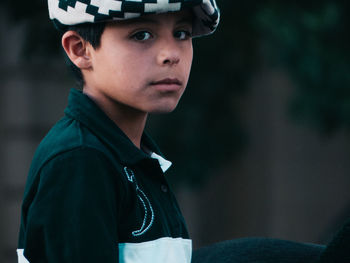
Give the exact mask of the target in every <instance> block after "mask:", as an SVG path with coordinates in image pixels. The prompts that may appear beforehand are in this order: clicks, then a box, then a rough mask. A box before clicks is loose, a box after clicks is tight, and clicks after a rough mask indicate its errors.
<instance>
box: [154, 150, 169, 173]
mask: <svg viewBox="0 0 350 263" xmlns="http://www.w3.org/2000/svg"><path fill="white" fill-rule="evenodd" d="M151 158H153V159H156V160H158V162H159V165H160V168H161V169H162V171H163V173H165V172H166V171H167V170H168V169H169V168H170V166H171V165H172V162H170V161H168V160H166V159H164V158H163V157H162V156H160V155H158V154H156V153H155V152H152V153H151Z"/></svg>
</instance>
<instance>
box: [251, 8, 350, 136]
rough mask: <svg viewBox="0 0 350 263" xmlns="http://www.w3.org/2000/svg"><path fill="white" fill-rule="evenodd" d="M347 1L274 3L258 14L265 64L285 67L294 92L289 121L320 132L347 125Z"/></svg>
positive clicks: (349, 58)
mask: <svg viewBox="0 0 350 263" xmlns="http://www.w3.org/2000/svg"><path fill="white" fill-rule="evenodd" d="M349 7H350V5H349V2H346V1H317V2H316V1H307V2H305V3H300V4H298V5H297V4H285V3H279V4H278V3H276V4H274V5H270V6H266V7H264V8H263V9H261V10H260V11H259V12H258V13H257V18H256V26H257V27H258V28H259V31H260V32H261V37H262V39H263V40H264V41H265V42H266V43H265V44H266V46H267V49H268V52H267V53H268V54H269V56H268V59H267V61H269V62H270V66H273V67H285V68H286V69H287V70H288V71H289V73H290V74H291V76H292V77H293V79H294V81H295V83H296V85H297V90H296V92H295V94H294V99H293V100H292V101H291V105H290V113H291V116H292V118H293V119H294V120H296V121H298V122H302V123H308V124H311V125H312V126H313V127H315V128H316V129H317V130H319V131H320V132H321V133H324V134H332V133H333V132H336V131H337V130H339V129H343V128H345V129H348V128H350V125H349V124H350V50H349V48H348V47H349V45H350V34H349V22H350V21H349V16H348V11H349Z"/></svg>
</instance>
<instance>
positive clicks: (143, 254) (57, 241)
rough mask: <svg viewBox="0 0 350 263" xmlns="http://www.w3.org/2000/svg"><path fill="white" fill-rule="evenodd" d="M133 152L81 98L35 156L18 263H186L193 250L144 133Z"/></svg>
mask: <svg viewBox="0 0 350 263" xmlns="http://www.w3.org/2000/svg"><path fill="white" fill-rule="evenodd" d="M141 145H142V149H146V150H140V149H139V148H137V147H136V146H135V145H134V144H133V143H132V142H131V141H130V140H129V139H128V137H127V136H126V135H125V134H124V133H123V132H122V131H121V130H120V129H119V128H118V126H117V125H116V124H115V123H114V122H113V121H112V120H111V119H109V118H108V116H107V115H106V114H105V113H104V112H103V111H102V110H101V109H100V108H99V107H98V106H97V105H96V104H95V103H94V102H93V100H91V99H90V98H89V97H88V96H86V95H85V94H84V93H82V92H81V91H78V90H76V89H72V90H71V92H70V94H69V99H68V106H67V108H66V109H65V115H64V117H63V118H62V119H61V120H60V121H58V122H57V123H56V124H55V125H54V127H53V128H52V129H51V130H50V131H49V133H48V134H47V135H46V137H45V138H44V139H43V140H42V142H41V143H40V145H39V146H38V148H37V150H36V153H35V155H34V158H33V161H32V164H31V167H30V170H29V174H28V178H27V183H26V187H25V191H24V198H23V203H22V208H21V226H20V234H19V243H18V250H17V254H18V259H19V262H21V263H23V262H30V263H36V262H49V263H56V262H57V263H58V262H59V263H62V262H65V263H66V262H74V263H79V262H84V263H88V262H104V263H116V262H126V263H129V262H132V263H139V262H143V263H145V262H152V263H158V262H162V263H164V262H167V263H172V262H181V263H185V262H190V261H191V254H192V243H191V240H190V239H189V235H188V232H187V228H186V224H185V220H184V218H183V216H182V214H181V211H180V208H179V206H178V204H177V201H176V199H175V196H174V194H173V192H172V191H171V189H170V187H169V185H168V183H167V181H166V179H165V176H164V172H165V171H166V170H167V169H168V168H169V166H170V162H168V161H166V160H165V159H164V158H163V157H162V154H161V152H160V150H159V148H158V147H157V145H156V144H155V143H154V142H153V140H152V139H151V138H150V137H149V136H148V135H147V134H146V133H144V134H143V135H142V140H141Z"/></svg>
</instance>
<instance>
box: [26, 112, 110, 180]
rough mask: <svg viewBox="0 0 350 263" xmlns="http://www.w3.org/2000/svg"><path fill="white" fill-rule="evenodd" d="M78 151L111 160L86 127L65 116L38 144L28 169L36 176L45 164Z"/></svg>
mask: <svg viewBox="0 0 350 263" xmlns="http://www.w3.org/2000/svg"><path fill="white" fill-rule="evenodd" d="M76 150H80V151H81V152H90V153H92V152H95V153H96V154H102V155H104V156H105V157H106V158H107V160H108V159H109V160H113V157H112V153H111V152H110V151H109V150H108V148H107V147H106V146H105V145H104V144H103V143H102V142H101V141H100V140H99V138H98V137H97V136H95V135H94V134H93V133H92V132H91V131H90V130H89V128H88V127H85V126H84V125H82V124H81V123H80V122H79V121H77V120H75V119H72V118H69V117H67V116H65V117H63V118H62V119H61V120H59V121H58V122H57V123H56V124H55V125H54V126H53V127H52V128H51V129H50V131H49V132H48V133H47V135H46V136H45V137H44V139H43V140H42V141H41V142H40V144H39V146H38V148H37V150H36V152H35V155H34V158H33V161H32V165H31V169H30V173H32V174H33V173H34V174H36V173H37V172H38V171H39V170H40V169H41V168H42V167H43V166H44V165H45V164H46V163H48V162H50V161H52V160H53V159H55V158H56V157H58V156H61V155H65V154H67V153H69V152H72V151H76Z"/></svg>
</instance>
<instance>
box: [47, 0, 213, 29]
mask: <svg viewBox="0 0 350 263" xmlns="http://www.w3.org/2000/svg"><path fill="white" fill-rule="evenodd" d="M48 7H49V14H50V18H51V19H52V20H53V21H54V23H55V25H56V26H57V27H58V28H59V29H65V28H66V27H67V26H69V25H76V24H82V23H95V22H102V21H110V20H125V19H131V18H136V17H139V16H142V15H145V14H155V13H167V12H177V11H181V10H184V9H188V8H192V9H193V13H194V15H195V19H194V25H193V35H194V36H200V35H207V34H210V33H212V32H213V31H215V29H216V27H217V25H218V23H219V18H220V13H219V9H218V7H217V5H216V2H215V0H48Z"/></svg>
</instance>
